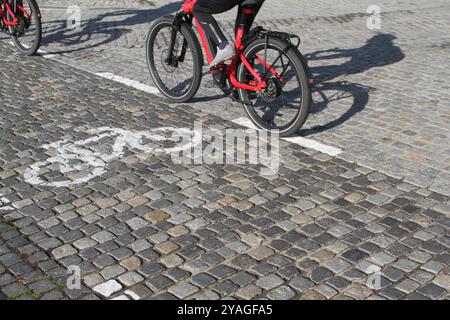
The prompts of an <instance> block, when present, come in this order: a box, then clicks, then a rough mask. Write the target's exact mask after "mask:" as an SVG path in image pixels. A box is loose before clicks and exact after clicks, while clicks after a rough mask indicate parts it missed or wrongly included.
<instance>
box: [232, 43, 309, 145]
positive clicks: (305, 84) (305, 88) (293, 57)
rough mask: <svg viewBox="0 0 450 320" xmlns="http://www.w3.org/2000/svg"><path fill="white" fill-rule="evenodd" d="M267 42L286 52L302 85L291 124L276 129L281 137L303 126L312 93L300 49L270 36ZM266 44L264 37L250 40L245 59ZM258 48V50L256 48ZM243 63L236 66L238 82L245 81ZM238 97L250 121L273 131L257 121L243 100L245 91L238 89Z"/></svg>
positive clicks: (249, 58)
mask: <svg viewBox="0 0 450 320" xmlns="http://www.w3.org/2000/svg"><path fill="white" fill-rule="evenodd" d="M267 44H268V45H269V47H270V46H272V47H275V48H276V49H277V50H280V51H281V52H286V55H287V56H288V58H289V59H290V61H292V63H293V64H294V67H295V69H296V71H297V74H298V76H299V79H300V83H301V87H302V102H301V107H300V112H298V114H297V115H296V118H295V119H294V121H292V124H291V125H289V126H288V127H287V128H285V129H283V130H277V131H278V133H279V135H280V136H281V137H289V136H292V135H293V134H295V133H297V132H298V131H299V129H300V128H301V127H302V126H303V124H304V123H305V122H306V120H307V118H308V115H309V112H310V108H311V101H312V95H311V88H310V84H309V72H308V68H307V66H306V65H305V64H304V62H303V60H302V59H301V57H302V54H301V53H300V51H299V50H298V49H297V48H295V47H294V46H292V45H291V44H290V43H289V42H287V41H284V40H281V39H277V38H273V37H270V38H269V39H268V42H267ZM265 45H266V40H265V39H257V40H254V41H252V42H250V43H249V44H248V45H247V47H246V48H245V50H244V56H245V57H246V59H247V60H251V58H252V57H251V56H252V55H253V54H254V53H253V52H254V51H255V50H256V52H259V49H258V48H259V47H261V48H264V47H265ZM257 49H258V50H257ZM244 71H245V65H244V64H243V63H241V64H240V65H239V66H238V81H239V82H245V79H244V76H245V72H244ZM238 92H239V97H240V99H241V101H243V106H244V109H245V112H246V113H247V115H248V117H249V118H250V120H251V121H252V123H253V124H254V125H255V126H256V127H257V128H259V129H263V130H266V131H274V129H273V128H269V127H267V126H266V125H264V124H263V123H262V121H259V120H258V119H257V117H256V116H255V115H254V110H253V108H252V107H251V106H250V105H248V104H247V103H246V102H245V101H246V99H245V97H244V96H243V93H244V92H245V90H244V89H239V90H238Z"/></svg>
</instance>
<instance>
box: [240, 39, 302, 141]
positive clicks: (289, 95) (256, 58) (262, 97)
mask: <svg viewBox="0 0 450 320" xmlns="http://www.w3.org/2000/svg"><path fill="white" fill-rule="evenodd" d="M266 45H267V46H266ZM244 56H245V57H246V59H247V60H248V61H249V62H250V63H251V64H252V65H253V68H254V69H255V70H256V71H257V72H258V73H259V74H260V75H261V76H264V79H265V80H266V81H267V83H268V88H267V89H264V90H263V91H261V92H257V93H255V92H252V91H247V90H244V89H239V97H240V99H241V101H243V104H244V108H245V111H246V113H247V115H248V116H249V118H250V120H251V121H252V122H253V124H254V125H255V126H256V127H258V128H260V129H264V130H267V131H278V132H279V135H280V136H282V137H287V136H291V135H293V134H295V133H296V132H297V131H298V130H299V129H300V128H301V126H302V125H303V124H304V123H305V121H306V118H307V117H308V114H309V110H310V105H311V88H310V86H309V79H308V71H307V66H305V65H304V63H303V62H302V59H301V53H300V52H299V51H298V50H297V48H295V47H292V46H291V45H290V43H288V42H286V41H283V40H280V39H277V38H269V39H268V42H267V44H266V41H265V39H258V40H255V41H253V42H251V43H250V44H249V45H248V46H247V48H246V50H245V52H244ZM262 61H265V63H266V65H264V64H263V63H262ZM268 66H271V67H272V68H273V70H274V71H276V72H277V74H278V75H279V77H277V76H275V75H274V74H273V73H272V72H270V71H269V70H268ZM238 80H239V82H241V83H249V82H250V81H254V80H255V79H254V78H253V76H252V75H251V73H250V72H249V71H248V70H247V68H246V67H245V65H244V64H243V63H241V64H240V66H239V68H238Z"/></svg>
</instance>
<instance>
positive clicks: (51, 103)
mask: <svg viewBox="0 0 450 320" xmlns="http://www.w3.org/2000/svg"><path fill="white" fill-rule="evenodd" d="M114 2H115V3H114V7H115V8H114V9H105V7H107V5H106V4H107V2H105V1H103V2H102V1H95V2H89V3H91V4H90V6H93V7H94V6H95V7H97V8H100V7H102V6H103V8H102V9H97V10H94V9H91V10H83V19H84V26H85V27H84V29H83V31H82V32H81V33H78V34H77V33H76V32H74V33H70V32H69V31H67V30H64V29H63V27H62V23H63V21H65V18H64V19H63V18H62V17H64V14H63V13H61V10H56V9H57V8H56V6H60V7H62V8H64V3H65V2H64V1H58V2H55V1H53V2H50V1H48V2H46V1H41V5H43V9H44V10H43V12H44V13H45V15H44V16H45V19H46V24H45V27H46V32H47V34H46V37H45V38H44V43H45V45H44V47H43V49H45V50H48V51H49V52H50V53H53V54H55V56H54V59H43V58H40V57H34V58H26V59H19V56H18V55H17V54H16V53H15V52H14V51H13V50H12V48H10V47H9V46H7V45H6V43H5V42H2V46H1V47H0V55H1V56H2V68H1V69H0V79H2V80H1V81H2V82H1V89H0V97H1V106H2V108H1V110H2V111H1V112H0V121H1V124H2V125H1V128H0V137H1V141H2V143H1V144H0V169H1V171H0V179H1V180H0V299H2V298H3V299H6V298H9V299H100V298H101V299H103V298H108V299H112V298H117V299H180V298H189V299H218V298H237V299H252V298H262V299H265V298H267V299H448V298H449V296H450V294H449V292H450V263H449V262H450V255H449V253H448V248H449V247H450V237H449V227H450V217H449V214H450V202H449V198H448V196H449V189H448V181H449V179H448V174H449V151H448V150H449V148H448V138H449V137H448V135H449V133H448V119H449V113H448V101H449V99H448V95H449V90H448V85H447V84H446V82H445V81H442V79H448V78H449V77H448V76H449V75H448V71H447V70H445V69H443V68H442V67H441V66H442V65H445V64H444V63H445V60H446V59H448V45H447V44H448V43H449V36H448V35H447V34H446V33H445V27H444V22H446V20H447V21H448V17H449V15H450V11H449V7H448V5H447V4H446V3H445V2H444V1H429V2H427V4H426V5H424V4H421V3H420V2H418V1H408V6H407V5H405V4H404V3H402V2H400V1H399V2H396V4H388V2H381V1H380V4H381V7H382V8H386V10H383V11H385V14H384V15H383V20H382V23H383V29H382V30H381V31H382V32H383V33H381V34H375V33H372V32H369V31H368V30H367V29H365V28H364V27H362V26H361V25H362V23H364V25H365V17H364V15H363V14H361V12H364V11H365V8H366V7H367V5H366V1H361V2H360V3H359V4H357V5H356V4H353V2H351V1H339V3H340V4H341V5H339V6H338V5H335V6H332V5H331V2H330V1H325V2H324V3H323V4H317V5H315V6H314V8H308V7H307V6H305V11H304V12H301V13H300V14H298V13H296V14H295V15H294V14H293V12H292V10H290V11H286V10H283V9H285V7H284V6H280V7H279V8H277V9H276V10H272V11H273V12H271V14H272V19H269V18H268V14H269V11H267V9H266V11H264V12H263V14H262V19H261V20H260V22H261V24H270V25H271V26H273V27H277V28H281V27H282V28H283V29H286V30H292V31H297V32H298V31H299V30H300V31H301V34H302V35H304V44H303V46H304V51H305V54H308V56H309V57H310V58H311V65H312V66H313V67H314V72H315V73H316V74H317V75H318V79H319V81H320V82H321V83H322V85H323V89H322V90H323V92H325V94H326V95H327V96H328V97H329V99H330V101H329V102H328V103H317V105H316V106H315V108H317V110H320V112H317V113H314V114H313V116H312V117H311V119H310V120H309V122H310V123H308V126H307V127H306V129H305V130H304V132H303V134H304V135H307V136H308V137H310V138H313V139H315V140H319V141H322V142H325V143H327V144H330V145H334V146H337V147H340V148H342V149H343V150H344V153H343V154H342V155H341V156H339V157H338V158H336V157H330V156H327V155H324V154H322V153H318V152H315V151H312V150H308V149H303V148H301V147H299V146H298V145H295V144H290V143H287V142H285V141H282V142H281V148H280V152H281V156H282V159H283V164H282V166H281V168H280V171H279V174H278V175H277V176H276V177H271V178H268V177H263V176H261V175H260V172H259V169H260V168H259V167H258V166H250V165H247V166H243V165H225V166H221V165H174V164H172V163H171V161H170V157H169V156H167V155H157V156H149V155H148V154H147V155H146V154H142V153H140V152H139V151H137V150H133V149H129V150H127V151H126V152H125V153H124V154H123V156H122V157H120V158H119V159H113V160H112V161H111V162H110V163H109V164H108V166H107V170H106V172H102V174H101V175H100V176H98V177H95V178H93V179H92V180H90V181H88V182H86V183H83V184H80V185H77V186H53V187H52V186H43V185H36V184H30V183H29V181H30V179H31V178H32V177H31V178H30V175H27V172H28V171H27V170H29V168H30V167H33V165H36V163H40V162H42V161H45V160H46V159H48V158H49V157H55V154H53V153H52V151H51V150H49V149H48V148H46V147H45V146H44V145H46V144H49V143H56V142H58V141H64V143H70V142H77V141H86V139H89V138H90V137H91V135H90V133H91V132H92V130H96V129H98V128H102V127H103V128H104V127H106V126H107V127H110V128H121V129H127V130H140V131H146V130H150V129H152V128H158V127H161V126H167V127H192V125H193V122H194V121H199V120H200V121H202V122H203V125H204V126H205V127H210V126H213V127H215V128H217V129H225V128H231V127H232V128H237V126H236V125H234V124H232V122H231V121H229V120H230V119H233V118H235V117H237V116H239V115H242V114H241V113H240V112H241V111H240V108H239V106H237V105H234V104H232V103H231V102H230V101H228V100H227V99H220V100H217V103H216V102H214V105H215V107H216V105H217V108H218V109H217V110H215V111H214V110H210V109H211V106H210V105H211V102H209V103H206V102H197V103H195V104H194V103H192V104H184V105H173V104H172V105H168V104H167V103H165V102H163V101H161V100H160V99H155V96H152V95H150V94H145V93H143V92H141V91H138V90H135V89H131V88H129V87H126V86H123V85H120V84H118V83H115V82H111V81H108V80H105V79H101V78H99V77H97V76H95V75H93V74H92V73H93V72H94V73H95V72H111V73H114V74H117V75H121V76H124V77H127V78H130V79H135V80H138V81H141V82H144V83H149V79H148V75H147V72H146V70H145V67H144V66H145V63H144V61H143V58H142V56H143V51H142V50H143V42H144V37H145V33H146V32H147V30H148V26H149V23H151V20H152V19H153V18H155V17H156V16H160V15H162V14H164V13H169V12H172V11H174V10H176V8H177V5H173V4H164V3H163V2H162V1H142V3H144V5H145V6H146V7H145V8H144V9H143V8H142V7H141V6H138V5H136V3H135V2H132V1H131V2H130V1H127V2H126V1H114ZM79 3H80V4H82V3H83V2H82V1H79ZM85 3H87V2H85ZM283 3H286V6H288V5H290V4H292V3H294V1H285V2H283ZM295 3H296V4H297V7H298V1H295ZM334 3H335V2H334ZM367 3H368V2H367ZM70 4H72V3H70ZM50 6H53V7H50ZM116 6H117V7H116ZM147 8H148V9H147ZM49 9H53V10H49ZM388 9H389V10H388ZM327 11H330V14H324V12H327ZM227 17H228V16H227ZM57 20H60V21H59V22H58V21H57ZM430 20H432V21H433V23H432V25H431V26H430V23H429V21H430ZM225 21H226V23H225V26H226V25H227V24H229V23H230V22H231V20H226V19H225ZM429 33H430V34H429ZM394 37H397V39H394ZM3 44H5V45H3ZM335 48H338V49H335ZM322 50H330V51H328V52H319V51H322ZM324 54H325V55H327V54H331V55H332V57H331V58H333V59H324V57H323V55H324ZM328 58H330V57H328ZM374 59H375V62H374V61H373V60H374ZM55 60H59V61H60V62H63V63H60V62H58V61H55ZM130 61H133V63H130ZM422 61H423V62H422ZM74 67H76V68H74ZM8 70H14V74H11V73H10V72H9V71H8ZM87 71H89V72H87ZM344 81H346V82H344ZM437 81H439V82H437ZM205 82H206V81H205ZM419 88H420V90H421V91H418V90H417V89H419ZM414 89H416V90H414ZM214 90H215V89H214V88H212V87H208V86H206V88H205V89H204V90H203V91H202V92H201V93H200V97H202V96H205V95H210V94H211V93H213V92H214ZM342 91H343V93H340V95H341V97H340V98H339V99H337V100H334V99H336V98H333V97H331V94H332V93H334V92H342ZM346 94H347V96H346ZM348 96H349V97H348ZM317 98H318V96H316V99H317ZM394 103H395V104H394ZM424 106H427V109H426V112H424V111H422V109H423V107H424ZM221 110H222V111H223V110H225V111H226V112H222V111H221ZM219 111H220V112H219ZM219 113H221V117H219V116H218V114H219ZM336 117H337V118H336ZM327 123H328V125H326V124H327ZM318 126H322V127H318ZM83 139H84V140H83ZM113 146H114V140H113V139H111V138H109V137H104V138H102V139H101V140H98V141H95V140H90V145H89V149H90V150H100V151H105V150H106V151H107V150H112V149H113ZM408 159H409V160H408ZM82 169H83V168H81V169H80V170H81V171H80V173H79V174H78V175H77V174H71V173H67V172H66V175H64V174H62V173H61V172H59V170H58V167H55V166H53V167H52V166H49V167H48V169H47V170H46V171H44V172H43V174H42V176H43V177H44V178H45V181H56V182H58V181H59V182H61V181H64V180H65V179H66V178H67V177H70V178H71V179H73V180H75V179H77V178H79V175H81V176H82V175H83V171H82ZM74 265H76V266H80V267H81V274H82V285H83V286H82V289H81V290H78V289H72V290H69V289H67V288H66V283H67V279H68V276H69V275H68V273H67V268H68V267H70V266H74ZM374 271H376V272H375V274H374ZM374 275H375V276H377V275H379V278H377V279H379V280H380V283H379V286H380V287H379V288H378V289H375V290H374V289H371V288H370V287H369V286H368V285H367V281H368V280H370V279H373V276H374Z"/></svg>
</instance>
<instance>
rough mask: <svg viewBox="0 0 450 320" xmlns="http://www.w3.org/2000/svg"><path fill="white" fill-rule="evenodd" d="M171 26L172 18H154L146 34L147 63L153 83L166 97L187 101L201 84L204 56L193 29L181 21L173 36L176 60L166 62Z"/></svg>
mask: <svg viewBox="0 0 450 320" xmlns="http://www.w3.org/2000/svg"><path fill="white" fill-rule="evenodd" d="M172 30H173V18H170V17H162V18H160V19H158V20H156V21H155V22H154V24H153V25H152V27H151V29H150V32H149V34H148V37H147V48H146V55H147V65H148V69H149V71H150V75H151V76H152V79H153V81H154V83H155V85H156V86H157V87H158V89H159V90H160V91H161V93H162V94H163V95H164V96H165V97H166V98H168V99H170V100H171V101H174V102H186V101H188V100H190V99H191V98H192V97H193V96H194V95H195V94H196V93H197V91H198V89H199V87H200V83H201V79H202V65H203V63H202V62H203V56H202V54H201V49H200V45H199V43H198V40H197V38H195V34H194V32H193V31H192V29H191V28H190V27H189V26H188V25H186V24H185V23H183V24H182V25H181V28H180V31H178V32H177V36H176V40H175V46H174V52H173V56H174V58H175V63H173V64H169V63H168V62H167V58H168V57H169V45H170V39H171V35H172Z"/></svg>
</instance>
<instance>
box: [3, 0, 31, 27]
mask: <svg viewBox="0 0 450 320" xmlns="http://www.w3.org/2000/svg"><path fill="white" fill-rule="evenodd" d="M1 4H3V8H1ZM16 5H17V8H19V10H20V11H22V12H23V13H24V14H25V15H26V16H27V17H28V19H31V15H30V14H29V13H28V12H27V10H25V9H24V8H23V7H22V6H21V5H20V4H16ZM5 11H6V12H7V13H9V14H10V16H11V17H12V21H10V20H8V19H7V18H6V14H5ZM0 18H1V19H2V20H3V23H4V24H5V26H15V25H16V24H17V23H18V22H19V20H18V19H17V17H16V15H15V14H14V12H13V10H12V9H11V7H10V5H9V4H8V2H7V1H0Z"/></svg>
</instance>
